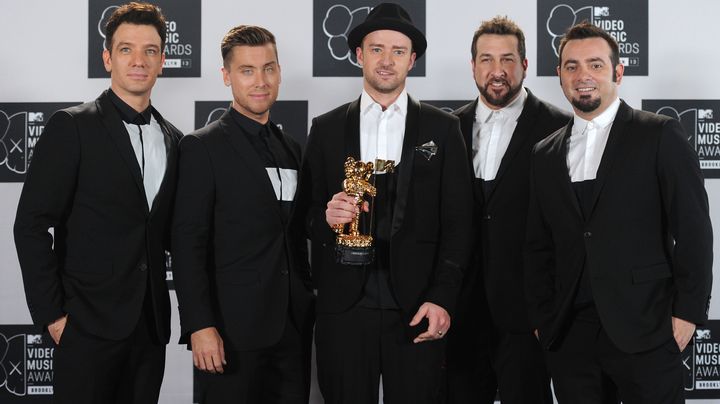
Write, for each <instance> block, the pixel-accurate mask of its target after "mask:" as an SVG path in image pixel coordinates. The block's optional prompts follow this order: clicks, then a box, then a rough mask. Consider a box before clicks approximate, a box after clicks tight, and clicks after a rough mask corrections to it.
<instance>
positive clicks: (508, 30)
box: [470, 15, 525, 60]
mask: <svg viewBox="0 0 720 404" xmlns="http://www.w3.org/2000/svg"><path fill="white" fill-rule="evenodd" d="M484 34H494V35H515V37H517V40H518V45H517V46H518V53H519V54H520V59H521V60H525V34H524V33H523V31H522V30H521V29H520V27H519V26H518V25H517V24H515V22H514V21H513V20H511V19H509V18H507V16H505V17H501V16H499V15H498V16H496V17H494V18H493V19H492V20H489V21H483V22H482V23H481V24H480V27H479V28H478V29H477V30H476V31H475V35H473V39H472V44H471V45H470V54H472V58H473V60H475V57H477V48H476V46H475V43H477V40H478V38H480V36H481V35H484Z"/></svg>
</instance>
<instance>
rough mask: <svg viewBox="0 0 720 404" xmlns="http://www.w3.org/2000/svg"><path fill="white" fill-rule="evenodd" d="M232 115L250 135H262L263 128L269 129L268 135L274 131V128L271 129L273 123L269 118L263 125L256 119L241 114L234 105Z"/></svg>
mask: <svg viewBox="0 0 720 404" xmlns="http://www.w3.org/2000/svg"><path fill="white" fill-rule="evenodd" d="M230 116H232V118H233V121H235V123H236V124H237V125H238V126H240V128H241V129H242V130H243V131H245V132H246V133H248V134H250V135H255V136H260V135H261V134H262V129H263V128H265V129H266V130H267V134H268V135H269V134H270V133H272V130H271V129H270V125H271V124H270V120H269V119H268V121H267V123H266V124H265V125H263V124H261V123H260V122H258V121H256V120H254V119H250V118H248V117H247V116H245V115H243V114H241V113H240V112H238V111H237V110H236V109H235V108H233V107H230Z"/></svg>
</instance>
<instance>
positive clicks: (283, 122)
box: [195, 101, 308, 147]
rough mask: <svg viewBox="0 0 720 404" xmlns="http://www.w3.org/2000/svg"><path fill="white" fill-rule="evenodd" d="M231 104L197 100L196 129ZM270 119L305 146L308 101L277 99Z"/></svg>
mask: <svg viewBox="0 0 720 404" xmlns="http://www.w3.org/2000/svg"><path fill="white" fill-rule="evenodd" d="M229 106H230V101H195V129H200V128H202V127H203V126H206V125H208V124H210V123H211V122H213V121H216V120H217V119H219V118H220V117H221V116H222V114H223V113H224V112H225V111H226V110H227V109H228V107H229ZM270 119H271V120H272V121H273V122H274V123H275V124H276V125H277V126H278V127H279V128H280V129H282V130H283V131H284V132H285V134H287V135H288V136H290V137H292V138H293V139H295V140H296V141H297V142H298V143H299V144H300V145H301V146H303V147H305V142H306V138H307V133H308V124H307V120H308V102H307V101H276V102H275V104H273V106H272V108H270Z"/></svg>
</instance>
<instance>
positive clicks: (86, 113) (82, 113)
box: [50, 101, 98, 119]
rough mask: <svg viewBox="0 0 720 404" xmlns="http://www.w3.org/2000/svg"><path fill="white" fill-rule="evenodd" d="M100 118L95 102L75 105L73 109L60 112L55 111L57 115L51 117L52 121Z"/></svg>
mask: <svg viewBox="0 0 720 404" xmlns="http://www.w3.org/2000/svg"><path fill="white" fill-rule="evenodd" d="M97 117H98V110H97V105H95V101H89V102H85V103H82V104H78V105H73V106H72V107H68V108H63V109H60V110H58V111H55V113H54V114H53V115H52V116H51V117H50V119H53V118H56V119H58V118H60V119H62V118H72V119H87V118H97Z"/></svg>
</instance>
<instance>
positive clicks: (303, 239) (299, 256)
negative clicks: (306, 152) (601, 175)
mask: <svg viewBox="0 0 720 404" xmlns="http://www.w3.org/2000/svg"><path fill="white" fill-rule="evenodd" d="M289 143H290V145H291V147H294V148H296V149H299V148H300V146H299V145H297V143H295V141H294V140H292V139H289ZM302 172H303V170H302V168H301V169H300V172H299V173H298V187H297V189H296V193H295V204H294V206H293V212H292V214H291V215H290V225H289V229H288V233H289V235H290V241H291V245H292V254H293V263H294V264H295V265H294V268H293V269H294V271H296V273H297V274H298V275H299V276H300V279H302V281H303V284H304V285H305V288H306V289H308V290H309V291H312V289H313V287H312V271H311V269H310V257H309V255H308V233H307V231H306V226H305V218H304V216H305V214H306V212H307V208H306V207H305V205H304V204H302V203H301V201H304V200H305V199H307V198H301V194H300V192H301V187H302V178H301V175H302Z"/></svg>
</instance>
